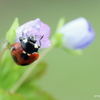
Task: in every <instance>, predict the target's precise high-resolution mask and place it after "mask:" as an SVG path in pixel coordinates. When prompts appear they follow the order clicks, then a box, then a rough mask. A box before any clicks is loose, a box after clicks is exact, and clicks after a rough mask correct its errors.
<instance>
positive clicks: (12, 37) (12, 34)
mask: <svg viewBox="0 0 100 100" xmlns="http://www.w3.org/2000/svg"><path fill="white" fill-rule="evenodd" d="M18 27H19V23H18V18H15V20H14V22H13V24H12V26H11V28H10V29H9V31H8V32H7V33H6V40H7V41H8V42H9V43H10V44H12V43H14V41H15V39H16V29H17V28H18Z"/></svg>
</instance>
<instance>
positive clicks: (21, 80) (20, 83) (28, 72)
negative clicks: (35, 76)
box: [10, 46, 54, 93]
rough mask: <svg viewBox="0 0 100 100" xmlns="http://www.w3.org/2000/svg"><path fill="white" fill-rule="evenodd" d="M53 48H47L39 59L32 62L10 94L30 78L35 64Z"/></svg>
mask: <svg viewBox="0 0 100 100" xmlns="http://www.w3.org/2000/svg"><path fill="white" fill-rule="evenodd" d="M53 47H54V46H52V47H50V48H47V49H46V50H44V51H43V52H42V53H41V54H40V55H41V56H40V58H39V59H38V60H37V61H36V62H34V64H33V65H32V66H30V67H28V69H27V70H26V71H25V72H24V73H23V75H22V76H21V77H20V79H19V80H18V81H17V82H16V83H15V85H14V86H13V87H12V88H11V90H10V91H11V92H13V93H14V92H16V91H17V90H18V89H19V88H20V86H21V85H22V84H23V83H24V81H25V80H26V79H27V78H28V77H29V76H30V74H31V72H33V70H34V68H35V67H36V66H37V64H38V63H39V62H40V61H41V60H42V58H43V57H44V56H45V55H46V54H47V53H48V52H49V51H50V50H51V49H52V48H53Z"/></svg>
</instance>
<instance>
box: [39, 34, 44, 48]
mask: <svg viewBox="0 0 100 100" xmlns="http://www.w3.org/2000/svg"><path fill="white" fill-rule="evenodd" d="M43 37H44V35H43V36H41V37H40V39H39V43H40V46H39V47H38V48H40V47H41V39H42V38H43Z"/></svg>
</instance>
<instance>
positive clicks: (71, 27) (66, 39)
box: [58, 17, 95, 50]
mask: <svg viewBox="0 0 100 100" xmlns="http://www.w3.org/2000/svg"><path fill="white" fill-rule="evenodd" d="M58 32H59V33H60V34H63V38H62V43H63V46H64V47H66V48H67V49H72V50H75V49H76V50H77V49H83V48H85V47H87V46H88V45H89V44H91V42H92V41H93V40H94V37H95V33H94V31H93V28H92V27H91V25H90V23H89V22H88V21H87V20H86V19H85V18H82V17H81V18H78V19H75V20H73V21H71V22H69V23H67V24H65V25H64V26H62V27H61V28H60V29H59V31H58Z"/></svg>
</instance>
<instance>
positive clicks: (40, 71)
mask: <svg viewBox="0 0 100 100" xmlns="http://www.w3.org/2000/svg"><path fill="white" fill-rule="evenodd" d="M30 67H31V66H30ZM46 67H47V64H46V63H45V62H40V63H39V64H38V65H37V67H36V68H35V69H34V70H33V72H32V73H31V74H30V76H29V77H28V78H27V80H26V81H25V82H24V83H25V84H27V83H29V82H31V81H34V80H36V79H38V78H40V77H41V76H42V75H43V74H44V72H45V71H46Z"/></svg>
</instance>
